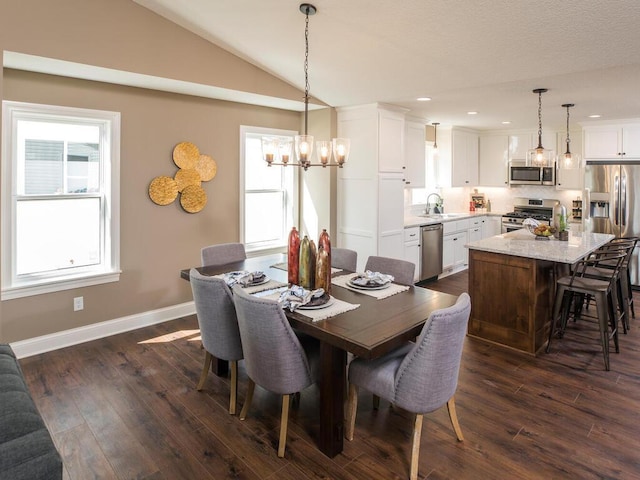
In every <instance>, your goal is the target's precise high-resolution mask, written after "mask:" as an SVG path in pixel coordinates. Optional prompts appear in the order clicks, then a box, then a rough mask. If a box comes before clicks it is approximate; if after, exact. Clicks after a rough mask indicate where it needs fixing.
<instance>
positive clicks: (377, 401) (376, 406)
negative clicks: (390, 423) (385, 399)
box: [373, 395, 380, 410]
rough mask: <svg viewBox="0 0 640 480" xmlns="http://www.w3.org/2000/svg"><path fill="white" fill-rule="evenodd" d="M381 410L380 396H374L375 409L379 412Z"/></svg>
mask: <svg viewBox="0 0 640 480" xmlns="http://www.w3.org/2000/svg"><path fill="white" fill-rule="evenodd" d="M378 408H380V397H379V396H378V395H374V396H373V409H374V410H378Z"/></svg>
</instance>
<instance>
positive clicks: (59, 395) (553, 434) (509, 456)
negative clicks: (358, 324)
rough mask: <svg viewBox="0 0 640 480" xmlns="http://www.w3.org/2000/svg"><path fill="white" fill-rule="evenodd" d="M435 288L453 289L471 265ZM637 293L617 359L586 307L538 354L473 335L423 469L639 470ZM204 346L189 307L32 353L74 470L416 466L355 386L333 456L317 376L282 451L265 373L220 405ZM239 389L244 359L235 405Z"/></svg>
mask: <svg viewBox="0 0 640 480" xmlns="http://www.w3.org/2000/svg"><path fill="white" fill-rule="evenodd" d="M427 287H428V288H432V289H434V290H441V291H445V292H448V293H453V294H459V293H460V292H462V291H466V289H467V274H466V272H463V273H460V274H456V275H454V276H451V277H448V278H446V279H443V280H441V281H438V282H437V283H430V284H428V285H427ZM498 296H499V293H498ZM636 298H637V300H638V301H636V305H637V306H638V308H639V315H638V320H632V327H631V330H630V332H629V333H628V334H627V335H621V338H620V353H619V354H612V356H611V371H609V372H606V371H605V370H604V366H603V361H602V354H601V350H600V347H599V341H598V332H597V330H596V329H595V327H594V326H592V325H591V324H589V323H587V322H577V323H576V324H572V325H570V326H569V328H568V331H567V333H566V335H565V337H564V338H563V339H562V340H558V341H555V342H554V344H553V345H552V351H551V353H549V354H544V353H543V354H541V355H540V356H539V357H536V358H534V357H530V356H527V355H524V354H520V353H516V352H512V351H509V350H505V349H502V348H500V347H495V346H491V345H488V344H485V343H482V342H480V341H476V340H473V339H469V338H467V339H466V341H465V347H464V353H463V358H462V367H461V371H460V381H459V386H458V392H457V394H456V405H457V410H458V418H459V420H460V425H461V428H462V431H463V433H464V436H465V441H464V442H460V443H459V442H457V441H456V439H455V434H454V432H453V429H452V428H451V425H450V423H449V420H448V416H447V413H446V408H444V409H440V410H439V411H437V412H434V413H432V414H429V415H427V416H425V423H424V427H423V435H422V446H421V451H420V478H429V479H473V480H476V479H637V478H640V374H639V369H640V296H638V294H636ZM496 308H499V305H496ZM203 357H204V353H203V351H202V350H201V349H200V342H199V337H198V329H197V321H196V319H195V317H194V316H191V317H187V318H183V319H179V320H175V321H171V322H166V323H163V324H160V325H156V326H152V327H148V328H143V329H140V330H135V331H132V332H129V333H124V334H120V335H115V336H112V337H109V338H105V339H101V340H96V341H92V342H88V343H84V344H82V345H77V346H73V347H69V348H65V349H61V350H57V351H54V352H50V353H46V354H43V355H38V356H34V357H30V358H26V359H23V360H22V361H21V362H20V363H21V365H22V368H23V370H24V373H25V376H26V378H27V382H28V384H29V387H30V389H31V391H32V394H33V396H34V399H35V401H36V403H37V405H38V408H39V409H40V411H41V413H42V415H43V417H44V419H45V421H46V423H47V425H48V427H49V429H50V431H51V433H52V435H53V438H54V441H55V443H56V445H57V447H58V449H59V451H60V453H61V454H62V457H63V460H64V464H65V478H67V479H78V480H87V479H91V478H97V479H111V478H113V479H133V478H136V479H149V480H151V479H153V480H156V479H273V480H276V479H278V480H280V479H284V480H287V479H291V480H293V479H296V480H299V479H320V478H322V479H363V480H364V479H367V480H368V479H380V480H382V479H385V480H386V479H405V478H408V475H409V457H410V450H411V431H412V428H413V423H412V420H413V418H412V416H411V415H409V414H408V413H406V412H403V411H401V410H399V409H394V408H390V407H389V405H388V404H386V403H384V402H381V408H380V409H379V410H377V411H375V410H373V409H372V405H371V396H370V395H367V394H365V393H364V392H362V393H361V395H360V401H359V407H358V417H357V422H356V431H355V439H354V441H353V442H348V441H345V448H344V452H343V453H342V454H340V455H338V456H336V457H335V458H333V459H329V458H327V457H325V456H324V455H323V454H321V453H320V452H319V451H318V449H317V448H316V446H315V437H316V435H317V431H318V418H317V394H318V390H317V388H315V387H310V388H309V389H307V390H306V391H305V392H303V393H302V396H301V400H300V403H299V405H298V406H297V407H294V408H293V410H292V411H291V417H290V429H289V435H288V440H287V450H286V455H285V458H284V459H279V458H278V457H277V456H276V445H277V441H278V433H279V414H280V403H279V398H278V397H277V396H275V395H272V394H270V393H268V392H265V391H263V390H260V389H259V388H257V389H256V394H255V397H254V401H253V404H252V408H251V410H250V411H249V416H248V417H247V419H246V420H245V421H240V420H239V419H238V417H237V416H231V415H229V414H228V413H227V404H228V396H229V381H228V379H227V378H218V377H216V376H214V375H213V374H210V376H209V379H208V380H207V383H206V385H205V389H204V390H203V391H202V392H197V391H196V390H195V386H196V383H197V380H198V376H199V373H200V368H201V365H202V363H201V362H202V360H203ZM241 363H242V362H241ZM245 389H246V375H245V372H244V370H242V368H241V369H240V392H239V397H240V398H239V402H240V404H242V401H243V400H244V392H245Z"/></svg>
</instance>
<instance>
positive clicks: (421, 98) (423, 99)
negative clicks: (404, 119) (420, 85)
mask: <svg viewBox="0 0 640 480" xmlns="http://www.w3.org/2000/svg"><path fill="white" fill-rule="evenodd" d="M416 100H418V101H419V102H429V101H431V97H419V98H416Z"/></svg>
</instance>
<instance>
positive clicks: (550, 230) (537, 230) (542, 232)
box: [527, 224, 556, 240]
mask: <svg viewBox="0 0 640 480" xmlns="http://www.w3.org/2000/svg"><path fill="white" fill-rule="evenodd" d="M527 229H528V230H529V232H531V233H533V234H534V235H535V236H536V240H538V239H540V240H544V239H546V240H549V238H550V237H552V236H553V234H554V233H556V229H555V227H552V226H550V225H545V224H539V225H533V224H528V225H527Z"/></svg>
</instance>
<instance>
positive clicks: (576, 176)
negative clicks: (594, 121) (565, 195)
mask: <svg viewBox="0 0 640 480" xmlns="http://www.w3.org/2000/svg"><path fill="white" fill-rule="evenodd" d="M569 134H570V140H571V143H569V149H570V150H571V153H577V154H580V155H582V132H581V131H579V130H577V131H573V132H569ZM557 135H558V145H557V149H556V152H557V154H558V155H561V154H563V153H564V152H566V151H567V132H558V134H557ZM583 186H584V168H572V169H564V168H562V165H558V169H557V171H556V190H582V188H583Z"/></svg>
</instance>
